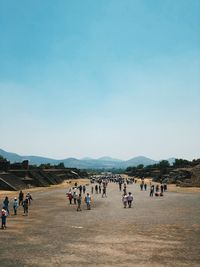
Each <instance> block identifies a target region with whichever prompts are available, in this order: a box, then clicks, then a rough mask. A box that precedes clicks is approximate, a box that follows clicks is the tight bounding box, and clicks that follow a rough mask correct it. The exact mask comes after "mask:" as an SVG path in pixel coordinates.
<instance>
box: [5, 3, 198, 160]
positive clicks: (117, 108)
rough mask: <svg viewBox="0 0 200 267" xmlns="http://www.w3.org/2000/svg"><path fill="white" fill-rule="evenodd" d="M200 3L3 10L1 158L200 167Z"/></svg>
mask: <svg viewBox="0 0 200 267" xmlns="http://www.w3.org/2000/svg"><path fill="white" fill-rule="evenodd" d="M199 14H200V1H199V0H192V1H191V0H175V1H174V0H164V1H163V0H100V1H99V0H84V1H83V0H57V1H55V0H43V1H41V0H29V1H27V0H20V1H16V0H13V1H12V0H11V1H5V0H0V101H1V102H0V103H1V104H0V148H2V149H5V150H7V151H11V152H15V153H18V154H22V155H30V154H32V155H41V156H48V157H53V158H58V159H62V158H66V157H77V158H81V157H85V156H90V157H95V158H97V157H100V156H105V155H108V156H112V157H117V158H121V159H128V158H131V157H134V156H138V155H144V156H148V157H151V158H153V159H163V158H168V157H171V156H173V157H181V158H187V159H193V158H198V157H200V16H199Z"/></svg>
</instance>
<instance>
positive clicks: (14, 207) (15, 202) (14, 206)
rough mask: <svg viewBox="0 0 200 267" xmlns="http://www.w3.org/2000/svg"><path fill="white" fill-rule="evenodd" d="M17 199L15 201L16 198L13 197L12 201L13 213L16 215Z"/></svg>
mask: <svg viewBox="0 0 200 267" xmlns="http://www.w3.org/2000/svg"><path fill="white" fill-rule="evenodd" d="M18 206H19V205H18V201H17V198H16V197H15V198H14V201H13V210H14V215H17V208H18Z"/></svg>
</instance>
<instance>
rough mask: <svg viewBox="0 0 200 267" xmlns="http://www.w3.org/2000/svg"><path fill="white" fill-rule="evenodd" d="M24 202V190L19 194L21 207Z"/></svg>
mask: <svg viewBox="0 0 200 267" xmlns="http://www.w3.org/2000/svg"><path fill="white" fill-rule="evenodd" d="M23 201H24V193H23V192H22V190H21V191H20V192H19V206H20V205H21V204H23Z"/></svg>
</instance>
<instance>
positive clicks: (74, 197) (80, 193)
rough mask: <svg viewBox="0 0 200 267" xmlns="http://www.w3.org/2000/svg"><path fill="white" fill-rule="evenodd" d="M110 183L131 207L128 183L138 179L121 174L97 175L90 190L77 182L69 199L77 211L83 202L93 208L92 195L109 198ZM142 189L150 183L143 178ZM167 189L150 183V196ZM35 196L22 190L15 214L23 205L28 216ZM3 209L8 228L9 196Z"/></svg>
mask: <svg viewBox="0 0 200 267" xmlns="http://www.w3.org/2000/svg"><path fill="white" fill-rule="evenodd" d="M109 183H116V184H118V187H119V192H120V193H121V191H123V193H122V195H121V201H122V204H123V207H124V208H127V207H128V208H131V207H132V204H133V200H134V196H133V194H132V192H130V191H129V192H127V185H129V184H133V183H137V180H136V179H125V178H122V177H121V176H120V175H118V176H111V177H104V176H103V177H96V178H95V179H94V178H93V179H92V180H91V187H90V190H91V191H90V192H88V188H87V185H81V184H80V185H79V186H78V184H77V183H75V184H74V187H71V188H70V189H69V191H68V192H67V193H66V195H67V198H68V200H69V204H70V205H72V204H73V205H75V206H76V210H77V211H82V204H83V203H82V202H84V204H85V207H86V209H87V210H90V209H91V203H92V197H91V195H93V194H96V195H98V196H101V197H102V198H107V187H108V184H109ZM139 186H140V191H147V188H148V185H147V183H146V182H145V180H144V179H141V183H140V185H139ZM165 191H167V185H166V184H160V185H159V184H156V185H154V184H151V182H150V184H149V196H150V197H153V196H156V197H158V196H160V197H162V196H163V195H164V192H165ZM32 200H33V198H32V196H31V194H30V193H29V192H28V193H27V194H26V195H25V194H24V193H23V192H22V191H20V192H19V196H18V198H17V197H15V198H14V199H13V200H12V201H11V203H12V207H13V215H14V216H16V215H17V214H18V208H19V206H22V207H23V215H25V216H27V215H28V211H29V206H30V205H31V202H32ZM2 204H3V205H2V210H1V221H2V224H1V228H2V229H6V220H7V217H8V216H9V214H10V209H9V204H10V201H9V199H8V196H6V197H5V199H4V201H3V203H2Z"/></svg>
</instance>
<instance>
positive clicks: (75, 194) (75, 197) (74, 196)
mask: <svg viewBox="0 0 200 267" xmlns="http://www.w3.org/2000/svg"><path fill="white" fill-rule="evenodd" d="M73 200H74V205H76V200H77V193H76V192H75V191H74V194H73Z"/></svg>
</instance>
